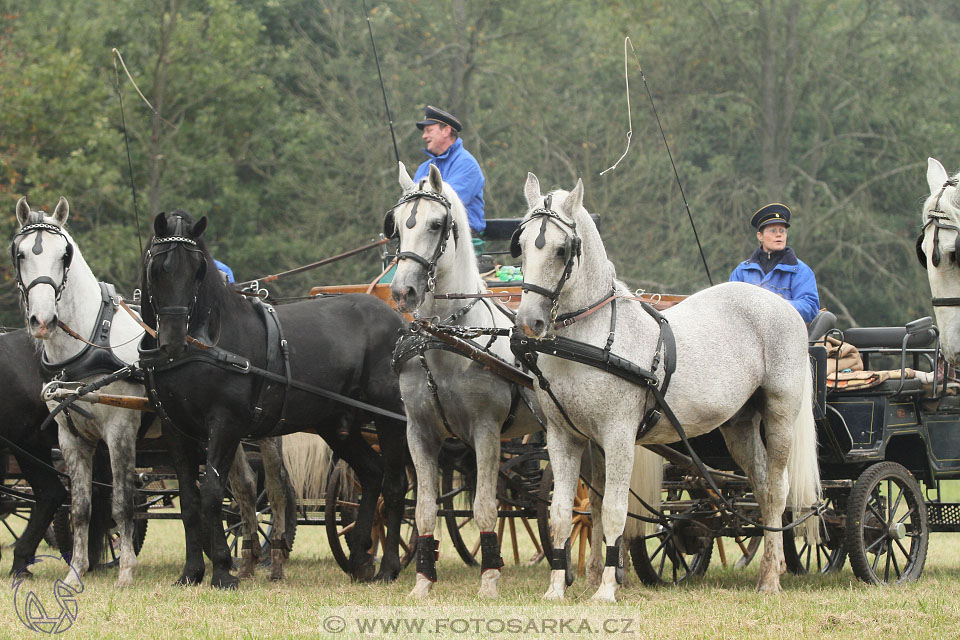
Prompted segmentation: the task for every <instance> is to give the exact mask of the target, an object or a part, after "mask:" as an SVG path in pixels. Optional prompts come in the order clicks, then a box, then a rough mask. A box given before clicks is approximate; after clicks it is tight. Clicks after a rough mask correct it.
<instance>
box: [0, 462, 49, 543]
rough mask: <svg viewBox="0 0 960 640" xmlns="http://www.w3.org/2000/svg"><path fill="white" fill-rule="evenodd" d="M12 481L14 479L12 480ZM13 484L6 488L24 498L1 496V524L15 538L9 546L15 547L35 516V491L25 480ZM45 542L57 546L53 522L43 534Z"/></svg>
mask: <svg viewBox="0 0 960 640" xmlns="http://www.w3.org/2000/svg"><path fill="white" fill-rule="evenodd" d="M11 479H12V478H11ZM12 480H13V483H12V484H5V485H4V487H5V488H7V489H11V490H12V491H14V492H16V493H21V494H23V496H24V498H22V499H19V498H17V497H15V496H13V495H9V494H4V495H2V496H0V524H3V528H4V529H6V530H7V533H9V534H10V535H11V536H12V537H13V542H11V543H10V544H9V545H7V546H10V547H13V546H14V545H16V544H17V541H19V540H20V536H21V535H22V534H23V530H24V528H25V527H26V526H27V522H29V520H30V516H31V515H32V514H33V508H34V506H35V502H34V501H33V498H32V497H31V496H33V489H32V488H31V487H30V483H28V482H27V481H26V480H25V479H24V478H16V479H12ZM43 541H44V542H46V543H47V544H48V545H50V546H51V547H56V546H57V537H56V535H55V534H54V532H53V522H52V521H51V523H50V524H49V525H48V526H47V529H46V531H44V532H43Z"/></svg>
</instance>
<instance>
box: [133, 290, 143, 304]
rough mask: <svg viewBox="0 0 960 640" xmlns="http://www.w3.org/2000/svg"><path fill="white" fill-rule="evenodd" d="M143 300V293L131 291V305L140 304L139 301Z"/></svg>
mask: <svg viewBox="0 0 960 640" xmlns="http://www.w3.org/2000/svg"><path fill="white" fill-rule="evenodd" d="M142 299H143V292H142V291H140V289H134V290H133V303H134V304H140V301H141V300H142Z"/></svg>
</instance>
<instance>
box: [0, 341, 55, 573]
mask: <svg viewBox="0 0 960 640" xmlns="http://www.w3.org/2000/svg"><path fill="white" fill-rule="evenodd" d="M0 363H2V364H0V389H2V393H0V451H9V452H10V453H12V454H13V457H14V458H15V459H16V461H17V464H19V465H20V472H21V473H22V474H23V477H24V479H25V480H26V481H27V482H29V483H30V488H31V489H32V490H33V496H34V500H36V502H35V503H34V505H33V509H32V510H31V511H30V518H29V519H28V520H27V526H26V528H24V530H23V533H22V534H21V536H20V538H19V539H18V540H17V543H16V544H15V545H14V547H13V567H12V568H11V569H10V574H11V575H16V574H17V572H19V571H20V570H21V569H22V570H24V571H28V572H29V570H27V569H25V567H27V566H28V565H29V564H30V562H31V561H32V560H33V558H34V555H35V554H36V552H37V545H38V544H40V540H41V539H42V538H43V534H44V532H45V531H46V530H47V527H49V526H50V522H51V521H52V520H53V515H54V514H55V513H56V511H57V508H59V507H60V505H61V504H63V503H64V501H65V500H66V497H67V490H66V488H65V487H64V486H63V484H62V483H61V482H60V478H59V477H58V476H57V472H56V470H55V469H54V468H53V461H52V459H51V453H50V450H51V449H53V448H54V447H56V446H57V429H56V426H55V425H54V426H53V427H51V428H48V429H44V430H43V431H40V429H39V427H40V425H41V424H43V421H44V419H45V418H46V417H47V415H48V412H47V405H46V404H45V403H44V402H43V401H42V400H41V399H40V389H41V387H42V386H43V382H42V380H41V378H40V352H39V350H38V348H37V343H36V341H35V340H34V339H33V338H32V337H31V336H30V334H29V333H27V330H26V329H19V330H17V331H11V332H9V333H4V334H2V335H0ZM21 575H22V574H21Z"/></svg>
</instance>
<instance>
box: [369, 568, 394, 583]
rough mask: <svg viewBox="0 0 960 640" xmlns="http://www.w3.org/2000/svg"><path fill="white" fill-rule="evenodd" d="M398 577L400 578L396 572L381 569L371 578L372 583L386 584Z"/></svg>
mask: <svg viewBox="0 0 960 640" xmlns="http://www.w3.org/2000/svg"><path fill="white" fill-rule="evenodd" d="M398 577H400V573H399V572H398V571H384V570H383V569H381V570H380V572H379V573H377V575H375V576H374V577H373V581H374V582H382V583H384V584H386V583H388V582H395V581H396V579H397V578H398Z"/></svg>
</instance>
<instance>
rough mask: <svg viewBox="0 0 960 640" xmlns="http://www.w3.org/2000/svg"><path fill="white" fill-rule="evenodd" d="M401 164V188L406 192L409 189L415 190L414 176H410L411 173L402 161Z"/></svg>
mask: <svg viewBox="0 0 960 640" xmlns="http://www.w3.org/2000/svg"><path fill="white" fill-rule="evenodd" d="M399 164H400V188H401V189H403V191H404V193H406V192H407V191H413V189H414V187H416V185H415V184H414V183H413V178H411V177H410V174H409V173H407V167H406V166H404V164H403V163H402V162H400V163H399Z"/></svg>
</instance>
